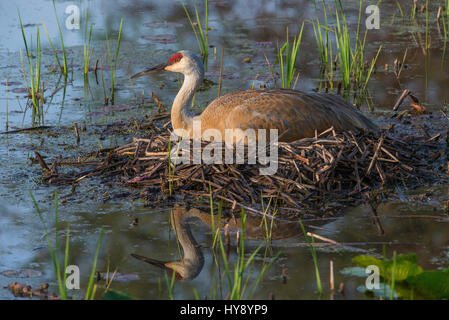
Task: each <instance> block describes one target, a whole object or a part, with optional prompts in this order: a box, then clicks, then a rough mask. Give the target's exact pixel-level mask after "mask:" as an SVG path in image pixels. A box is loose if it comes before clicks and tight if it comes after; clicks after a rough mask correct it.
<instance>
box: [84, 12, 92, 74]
mask: <svg viewBox="0 0 449 320" xmlns="http://www.w3.org/2000/svg"><path fill="white" fill-rule="evenodd" d="M85 19H86V22H85V26H84V51H83V59H84V60H83V61H84V75H87V73H88V72H89V63H90V59H91V58H92V51H93V48H92V50H90V40H91V39H92V27H93V24H92V23H91V24H90V29H89V35H87V9H86V17H85ZM89 51H90V53H89Z"/></svg>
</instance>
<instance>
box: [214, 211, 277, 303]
mask: <svg viewBox="0 0 449 320" xmlns="http://www.w3.org/2000/svg"><path fill="white" fill-rule="evenodd" d="M245 222H246V213H245V211H244V210H243V209H242V210H241V230H240V235H239V241H238V244H237V245H238V256H237V261H236V262H235V265H234V270H231V267H230V264H229V261H228V256H227V254H226V250H225V246H224V244H223V240H222V237H221V234H219V236H218V241H219V244H220V251H221V258H222V261H223V265H224V269H225V270H224V273H225V276H226V279H227V283H228V288H229V294H228V296H227V297H228V298H229V300H241V299H247V298H249V297H250V296H251V295H252V294H254V291H255V289H256V287H257V286H258V285H259V283H260V281H261V280H262V278H263V276H264V274H265V273H266V271H267V270H268V269H269V268H270V267H271V265H272V264H273V263H274V262H275V261H276V260H277V259H278V258H279V256H280V252H279V253H278V254H277V255H275V256H274V257H273V258H272V259H271V260H270V262H269V263H267V264H264V266H263V267H262V269H261V270H260V272H259V275H258V277H257V278H256V280H255V281H254V282H253V283H252V285H251V286H250V284H249V280H250V277H251V273H252V265H253V263H254V260H255V257H256V255H257V253H258V252H259V251H260V249H261V248H262V244H261V245H260V246H259V247H257V248H256V250H254V251H253V253H252V254H251V255H250V256H249V257H248V258H247V259H245ZM245 274H246V277H245ZM247 290H248V291H247ZM247 292H249V294H248V295H246V293H247Z"/></svg>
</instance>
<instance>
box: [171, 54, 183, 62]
mask: <svg viewBox="0 0 449 320" xmlns="http://www.w3.org/2000/svg"><path fill="white" fill-rule="evenodd" d="M181 59H182V54H181V53H175V54H174V55H172V57H171V58H170V60H168V64H170V65H172V64H175V63H176V62H179V61H181Z"/></svg>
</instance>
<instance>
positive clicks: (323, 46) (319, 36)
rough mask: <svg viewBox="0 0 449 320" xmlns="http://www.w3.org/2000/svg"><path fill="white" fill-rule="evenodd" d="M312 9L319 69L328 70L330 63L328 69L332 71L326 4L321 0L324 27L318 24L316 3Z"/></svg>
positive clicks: (314, 2)
mask: <svg viewBox="0 0 449 320" xmlns="http://www.w3.org/2000/svg"><path fill="white" fill-rule="evenodd" d="M313 4H314V7H315V15H316V18H315V21H312V25H313V32H314V35H315V40H316V43H317V47H318V50H319V52H320V59H321V67H322V69H323V71H325V70H326V68H328V62H329V61H330V63H331V65H330V68H331V69H332V43H331V42H330V41H331V40H330V38H329V31H331V30H330V29H329V24H328V20H327V11H326V3H325V2H324V0H323V10H324V11H323V12H324V23H325V24H324V25H322V24H321V22H320V17H319V14H318V7H317V4H316V1H315V0H314V1H313Z"/></svg>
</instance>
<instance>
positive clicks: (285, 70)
mask: <svg viewBox="0 0 449 320" xmlns="http://www.w3.org/2000/svg"><path fill="white" fill-rule="evenodd" d="M303 30H304V22H303V23H302V26H301V30H300V32H299V34H298V37H294V38H293V43H292V46H291V48H290V40H289V37H288V28H287V29H286V33H287V39H286V41H285V43H284V45H283V46H282V47H281V48H279V47H278V49H277V60H278V62H279V68H280V72H281V86H282V88H295V86H296V83H297V81H298V77H299V73H298V74H297V75H296V79H295V82H293V79H294V77H295V74H296V68H295V63H296V60H297V58H298V53H299V46H300V45H301V38H302V31H303ZM290 49H291V51H290ZM284 55H285V58H284ZM284 61H285V63H284Z"/></svg>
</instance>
